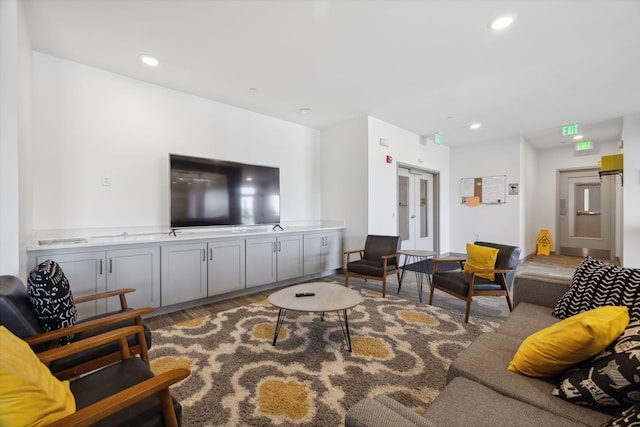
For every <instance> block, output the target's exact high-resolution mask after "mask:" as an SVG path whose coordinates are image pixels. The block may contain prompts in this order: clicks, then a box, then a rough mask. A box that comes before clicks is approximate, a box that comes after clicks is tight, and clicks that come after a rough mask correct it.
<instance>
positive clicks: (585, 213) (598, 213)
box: [576, 211, 600, 216]
mask: <svg viewBox="0 0 640 427" xmlns="http://www.w3.org/2000/svg"><path fill="white" fill-rule="evenodd" d="M576 215H578V216H581V215H600V212H598V211H577V212H576Z"/></svg>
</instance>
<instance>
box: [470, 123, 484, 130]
mask: <svg viewBox="0 0 640 427" xmlns="http://www.w3.org/2000/svg"><path fill="white" fill-rule="evenodd" d="M481 126H482V123H471V125H469V129H480V127H481Z"/></svg>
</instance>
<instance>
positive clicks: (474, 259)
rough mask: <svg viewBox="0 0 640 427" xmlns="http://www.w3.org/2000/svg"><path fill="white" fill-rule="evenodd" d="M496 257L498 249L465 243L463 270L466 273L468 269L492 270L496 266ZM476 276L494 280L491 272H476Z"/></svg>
mask: <svg viewBox="0 0 640 427" xmlns="http://www.w3.org/2000/svg"><path fill="white" fill-rule="evenodd" d="M497 258H498V249H495V248H488V247H486V246H478V245H474V244H472V243H467V260H466V261H465V263H464V272H465V273H468V272H469V270H470V269H478V270H493V269H494V268H496V259H497ZM476 276H480V277H484V278H485V279H489V280H491V281H492V282H493V281H494V280H496V277H495V274H493V273H478V274H476Z"/></svg>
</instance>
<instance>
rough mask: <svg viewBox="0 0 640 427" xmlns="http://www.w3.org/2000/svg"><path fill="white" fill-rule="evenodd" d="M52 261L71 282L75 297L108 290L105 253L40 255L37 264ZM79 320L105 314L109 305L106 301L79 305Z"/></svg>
mask: <svg viewBox="0 0 640 427" xmlns="http://www.w3.org/2000/svg"><path fill="white" fill-rule="evenodd" d="M48 259H51V260H53V261H55V262H57V263H58V264H60V268H62V271H63V272H64V275H65V276H66V277H67V280H69V286H70V287H71V293H72V294H73V296H74V297H81V296H85V295H93V294H97V293H99V292H105V291H106V290H107V287H106V286H107V280H106V272H105V259H104V251H100V252H78V253H67V254H55V253H52V254H46V253H45V254H42V255H38V257H37V259H36V262H37V263H38V264H40V263H41V262H43V261H46V260H48ZM77 308H78V319H84V318H86V317H89V316H93V315H95V314H100V313H105V312H106V311H107V304H106V301H105V300H104V299H102V300H99V301H89V302H85V303H82V304H78V306H77Z"/></svg>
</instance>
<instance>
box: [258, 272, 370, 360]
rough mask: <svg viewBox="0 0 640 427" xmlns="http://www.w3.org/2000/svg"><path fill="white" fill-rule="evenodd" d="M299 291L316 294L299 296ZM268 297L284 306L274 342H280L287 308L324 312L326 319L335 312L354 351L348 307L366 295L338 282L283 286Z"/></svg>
mask: <svg viewBox="0 0 640 427" xmlns="http://www.w3.org/2000/svg"><path fill="white" fill-rule="evenodd" d="M296 294H313V295H309V296H296ZM268 300H269V302H270V303H271V305H273V306H275V307H278V308H279V309H280V310H279V312H278V320H277V321H276V330H275V333H274V335H273V345H276V341H277V340H278V334H279V333H280V328H281V327H282V323H283V322H284V317H285V315H286V313H287V310H293V311H306V312H320V313H321V315H320V318H321V319H322V320H323V321H324V313H325V312H331V311H335V312H337V313H338V320H339V321H340V327H341V328H342V333H343V334H344V337H345V340H346V341H347V345H348V347H349V351H351V335H350V334H349V320H348V317H347V310H348V309H350V308H352V307H355V306H356V305H358V304H360V303H362V297H361V296H360V294H359V293H358V292H356V291H354V290H352V289H349V288H347V287H346V286H344V285H338V284H335V283H326V282H310V283H303V284H301V285H295V286H290V287H288V288H284V289H281V290H279V291H277V292H274V293H272V294H271V295H269V298H268ZM343 320H344V322H343Z"/></svg>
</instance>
